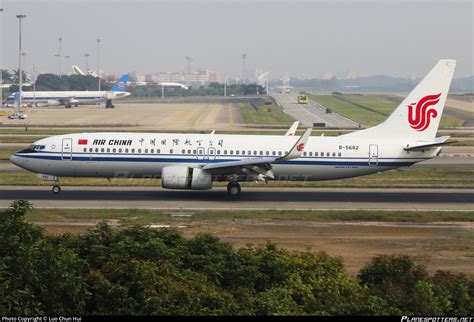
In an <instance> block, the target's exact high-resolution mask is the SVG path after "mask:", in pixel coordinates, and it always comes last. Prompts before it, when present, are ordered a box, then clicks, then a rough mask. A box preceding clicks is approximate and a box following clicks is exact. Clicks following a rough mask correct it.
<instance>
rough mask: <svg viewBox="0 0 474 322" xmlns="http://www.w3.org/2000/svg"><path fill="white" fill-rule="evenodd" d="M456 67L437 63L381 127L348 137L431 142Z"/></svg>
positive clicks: (447, 62) (446, 61)
mask: <svg viewBox="0 0 474 322" xmlns="http://www.w3.org/2000/svg"><path fill="white" fill-rule="evenodd" d="M455 67H456V61H455V60H452V59H442V60H440V61H439V62H438V63H437V64H436V65H435V66H434V67H433V69H431V71H430V72H429V73H428V75H426V76H425V78H423V80H422V81H421V82H420V83H419V84H418V85H417V86H416V87H415V88H414V89H413V90H412V91H411V93H410V94H409V95H408V96H407V97H406V98H405V99H404V100H403V101H402V102H401V103H400V105H398V107H397V108H396V109H395V110H394V111H393V112H392V114H390V116H389V117H388V118H387V119H386V120H385V121H384V122H383V123H381V124H379V125H377V126H374V127H372V128H368V129H366V130H362V131H358V132H354V133H350V134H348V136H350V137H357V138H402V139H409V140H414V141H433V140H434V138H435V136H436V132H437V131H438V127H439V122H440V120H441V116H442V114H443V109H444V104H445V102H446V98H447V96H448V91H449V86H450V85H451V80H452V79H453V74H454V68H455Z"/></svg>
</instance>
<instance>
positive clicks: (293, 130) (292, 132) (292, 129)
mask: <svg viewBox="0 0 474 322" xmlns="http://www.w3.org/2000/svg"><path fill="white" fill-rule="evenodd" d="M299 124H300V122H299V121H296V122H295V123H293V125H291V127H290V128H289V129H288V131H286V133H285V136H294V135H295V133H296V129H297V128H298V125H299Z"/></svg>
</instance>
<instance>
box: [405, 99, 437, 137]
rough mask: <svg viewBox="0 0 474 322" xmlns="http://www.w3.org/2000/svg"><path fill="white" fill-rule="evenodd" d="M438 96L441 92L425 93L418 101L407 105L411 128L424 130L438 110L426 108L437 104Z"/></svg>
mask: <svg viewBox="0 0 474 322" xmlns="http://www.w3.org/2000/svg"><path fill="white" fill-rule="evenodd" d="M440 96H441V93H439V94H435V95H427V96H425V97H423V98H422V99H420V100H419V101H418V103H411V104H410V105H408V122H409V123H410V126H411V128H412V129H414V130H417V131H424V130H426V129H427V128H428V126H430V122H431V118H435V117H436V116H438V112H437V111H436V110H435V109H434V108H431V109H428V107H430V106H433V105H436V104H438V102H439V97H440ZM415 104H416V107H415ZM413 107H415V111H413Z"/></svg>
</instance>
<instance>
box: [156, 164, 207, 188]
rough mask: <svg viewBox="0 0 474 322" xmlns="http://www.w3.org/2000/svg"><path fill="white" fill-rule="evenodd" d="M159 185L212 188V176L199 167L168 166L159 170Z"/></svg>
mask: <svg viewBox="0 0 474 322" xmlns="http://www.w3.org/2000/svg"><path fill="white" fill-rule="evenodd" d="M161 186H162V187H163V188H166V189H192V190H208V189H211V188H212V176H211V174H210V173H209V172H207V171H205V170H202V169H199V168H189V167H184V166H169V167H164V168H163V170H162V172H161Z"/></svg>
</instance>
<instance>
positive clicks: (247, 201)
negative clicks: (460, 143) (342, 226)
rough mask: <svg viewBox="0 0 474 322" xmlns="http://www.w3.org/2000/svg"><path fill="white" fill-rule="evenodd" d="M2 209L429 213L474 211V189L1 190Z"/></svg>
mask: <svg viewBox="0 0 474 322" xmlns="http://www.w3.org/2000/svg"><path fill="white" fill-rule="evenodd" d="M1 189H2V190H1V191H0V207H7V206H8V205H9V204H10V202H11V201H12V200H16V199H27V200H30V201H31V202H32V203H33V205H34V207H37V208H98V209H99V208H103V209H105V208H114V209H128V208H141V209H161V210H167V211H180V210H182V211H203V210H214V211H229V210H323V209H325V210H326V209H331V210H354V209H361V210H412V211H416V210H431V211H474V189H444V190H441V189H356V188H337V189H336V188H266V187H262V188H247V187H243V190H242V191H243V192H242V194H241V195H240V196H239V198H238V199H237V200H234V199H231V198H230V197H229V196H228V195H227V192H226V190H225V188H220V187H219V188H215V189H213V190H210V191H186V190H185V191H182V190H164V189H161V188H145V187H113V188H111V187H71V186H69V187H63V191H62V192H61V194H59V195H55V194H53V193H52V192H51V190H50V189H51V188H50V187H37V186H3V187H2V188H1Z"/></svg>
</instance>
